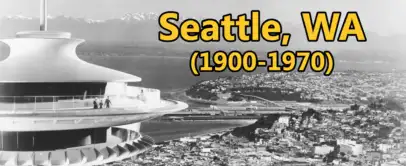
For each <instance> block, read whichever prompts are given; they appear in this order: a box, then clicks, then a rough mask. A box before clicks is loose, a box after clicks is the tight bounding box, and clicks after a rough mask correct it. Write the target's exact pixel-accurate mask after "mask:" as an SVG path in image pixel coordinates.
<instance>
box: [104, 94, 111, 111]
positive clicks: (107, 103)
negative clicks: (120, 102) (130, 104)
mask: <svg viewBox="0 0 406 166" xmlns="http://www.w3.org/2000/svg"><path fill="white" fill-rule="evenodd" d="M104 104H105V105H106V108H110V104H111V101H110V99H109V97H108V96H107V99H106V101H105V102H104Z"/></svg>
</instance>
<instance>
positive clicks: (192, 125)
mask: <svg viewBox="0 0 406 166" xmlns="http://www.w3.org/2000/svg"><path fill="white" fill-rule="evenodd" d="M254 122H255V120H225V121H156V120H151V121H147V122H143V123H142V124H141V132H143V133H145V134H147V135H149V136H151V137H152V138H154V140H155V142H162V141H167V140H173V139H179V138H181V137H187V136H189V135H190V136H196V135H202V134H208V133H215V132H218V131H223V130H226V129H230V128H235V127H240V126H246V125H249V124H252V123H254Z"/></svg>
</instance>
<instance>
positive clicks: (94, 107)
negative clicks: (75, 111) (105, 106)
mask: <svg viewBox="0 0 406 166" xmlns="http://www.w3.org/2000/svg"><path fill="white" fill-rule="evenodd" d="M97 108H99V107H98V106H97V98H95V99H94V100H93V109H97Z"/></svg>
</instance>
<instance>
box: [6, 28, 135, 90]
mask: <svg viewBox="0 0 406 166" xmlns="http://www.w3.org/2000/svg"><path fill="white" fill-rule="evenodd" d="M70 36H71V35H70V33H67V32H50V31H40V32H20V33H17V38H13V39H2V40H0V41H1V42H4V43H6V44H7V45H8V46H9V47H10V55H9V56H8V57H7V58H6V59H5V60H3V61H1V62H0V71H2V72H0V83H1V82H2V83H15V82H19V83H25V82H139V81H141V78H139V77H137V76H134V75H131V74H127V73H124V72H120V71H117V70H113V69H109V68H105V67H102V66H97V65H94V64H91V63H88V62H85V61H83V60H81V59H80V58H79V57H78V56H77V55H76V47H77V46H78V45H79V44H81V43H83V42H84V40H82V39H71V38H70Z"/></svg>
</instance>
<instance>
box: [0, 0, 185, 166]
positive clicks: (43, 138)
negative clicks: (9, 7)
mask: <svg viewBox="0 0 406 166" xmlns="http://www.w3.org/2000/svg"><path fill="white" fill-rule="evenodd" d="M46 5H47V2H46V0H41V17H40V22H41V26H40V31H32V32H20V33H17V35H16V38H12V39H1V40H0V41H1V42H4V43H5V44H7V45H8V46H9V47H10V55H9V56H8V57H7V58H6V59H5V60H3V61H1V62H0V71H1V72H0V165H99V164H104V163H108V162H112V161H116V160H121V159H125V158H129V157H131V156H134V155H137V154H139V153H142V152H144V151H145V150H147V149H148V148H150V147H151V146H152V145H153V144H154V140H153V139H152V138H151V137H149V136H146V135H144V134H142V133H140V130H139V129H140V122H142V121H145V120H149V119H152V118H155V117H159V116H162V115H164V114H167V113H171V112H176V111H180V110H183V109H186V108H187V107H188V105H187V104H185V103H183V102H179V101H173V100H163V99H161V97H160V91H159V90H157V89H149V88H142V87H134V86H129V85H128V83H130V82H139V81H141V78H139V77H137V76H134V75H131V74H127V73H124V72H120V71H117V70H112V69H108V68H105V67H101V66H97V65H94V64H90V63H87V62H85V61H83V60H81V59H80V58H79V57H78V56H77V55H76V47H77V46H78V45H79V44H81V43H82V42H84V40H82V39H73V38H71V34H70V33H68V32H54V31H48V30H47V19H46V13H47V12H46V9H47V7H46ZM106 101H110V102H109V103H111V104H107V102H106ZM100 103H102V106H100ZM106 104H107V105H106Z"/></svg>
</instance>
